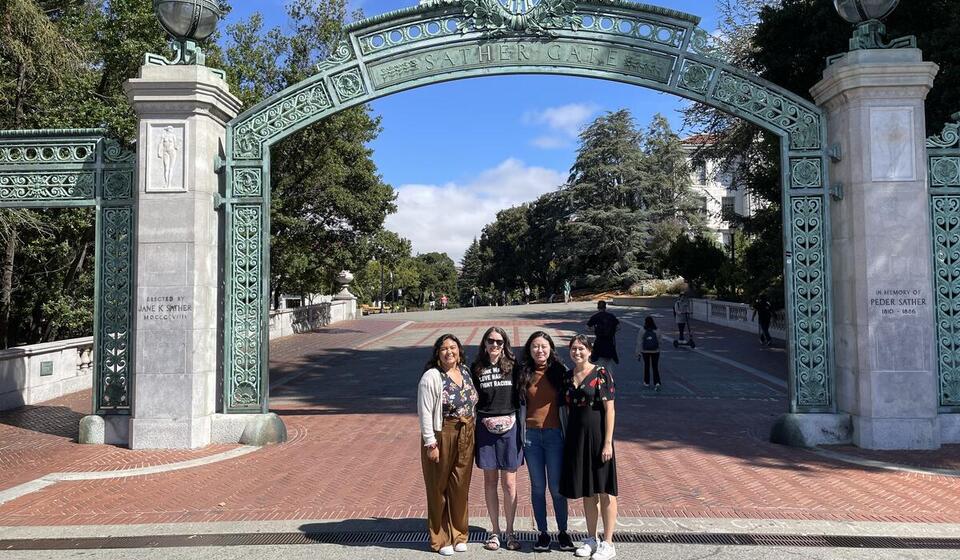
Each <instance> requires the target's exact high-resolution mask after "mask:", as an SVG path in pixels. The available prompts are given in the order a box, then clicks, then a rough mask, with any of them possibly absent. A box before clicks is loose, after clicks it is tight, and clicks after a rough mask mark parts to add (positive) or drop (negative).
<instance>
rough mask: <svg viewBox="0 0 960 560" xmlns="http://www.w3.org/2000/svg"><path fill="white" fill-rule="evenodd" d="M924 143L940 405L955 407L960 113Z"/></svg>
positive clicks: (959, 375) (959, 349)
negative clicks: (930, 230) (930, 226)
mask: <svg viewBox="0 0 960 560" xmlns="http://www.w3.org/2000/svg"><path fill="white" fill-rule="evenodd" d="M954 119H955V120H957V121H958V122H956V123H953V124H948V125H947V126H946V127H944V129H943V132H942V133H941V134H940V135H939V136H932V137H930V138H928V139H927V160H928V165H929V169H928V171H929V175H930V211H931V215H932V217H933V221H932V223H933V259H934V293H936V302H937V307H936V322H937V324H936V333H937V371H938V376H939V379H940V406H942V407H950V408H954V409H958V408H960V113H957V114H956V115H954Z"/></svg>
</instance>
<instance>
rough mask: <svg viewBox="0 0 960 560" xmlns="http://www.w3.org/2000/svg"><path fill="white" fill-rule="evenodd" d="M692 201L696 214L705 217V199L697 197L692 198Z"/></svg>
mask: <svg viewBox="0 0 960 560" xmlns="http://www.w3.org/2000/svg"><path fill="white" fill-rule="evenodd" d="M694 200H695V201H696V202H695V204H696V207H697V213H698V214H700V215H701V216H706V215H707V197H705V196H697V197H694Z"/></svg>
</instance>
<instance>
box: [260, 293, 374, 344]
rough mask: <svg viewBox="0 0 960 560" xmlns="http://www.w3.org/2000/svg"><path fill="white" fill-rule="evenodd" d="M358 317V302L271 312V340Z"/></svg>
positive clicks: (325, 304)
mask: <svg viewBox="0 0 960 560" xmlns="http://www.w3.org/2000/svg"><path fill="white" fill-rule="evenodd" d="M356 317H357V302H356V300H352V301H351V300H334V301H328V302H324V303H318V304H316V305H307V306H304V307H297V308H296V309H282V310H278V311H271V312H270V340H273V339H275V338H280V337H283V336H290V335H292V334H300V333H305V332H311V331H316V330H319V329H320V328H322V327H326V326H327V325H330V324H333V323H339V322H340V321H349V320H351V319H355V318H356Z"/></svg>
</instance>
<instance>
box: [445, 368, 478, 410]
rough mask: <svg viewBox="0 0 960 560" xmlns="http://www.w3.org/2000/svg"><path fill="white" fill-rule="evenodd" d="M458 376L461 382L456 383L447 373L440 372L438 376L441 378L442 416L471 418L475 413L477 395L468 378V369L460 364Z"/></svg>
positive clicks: (471, 381)
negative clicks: (460, 383)
mask: <svg viewBox="0 0 960 560" xmlns="http://www.w3.org/2000/svg"><path fill="white" fill-rule="evenodd" d="M460 376H461V377H462V378H463V384H462V385H457V384H456V383H454V382H453V379H450V376H449V375H447V374H446V373H445V372H442V371H441V372H440V377H442V378H443V393H442V395H441V400H442V401H443V416H444V418H472V417H473V416H474V414H476V408H477V401H478V400H479V396H478V395H477V389H476V388H475V387H474V386H473V380H472V379H471V378H470V371H469V370H467V368H465V367H464V366H460Z"/></svg>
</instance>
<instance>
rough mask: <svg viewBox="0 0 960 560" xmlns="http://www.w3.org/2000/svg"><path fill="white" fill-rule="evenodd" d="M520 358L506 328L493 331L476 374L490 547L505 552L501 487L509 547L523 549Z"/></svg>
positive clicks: (477, 362) (478, 449) (486, 338)
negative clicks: (519, 530)
mask: <svg viewBox="0 0 960 560" xmlns="http://www.w3.org/2000/svg"><path fill="white" fill-rule="evenodd" d="M515 370H516V358H514V356H513V350H512V349H511V348H510V338H509V337H508V336H507V333H506V331H504V330H503V329H501V328H500V327H490V328H489V329H487V332H485V333H483V337H482V338H481V339H480V351H479V352H478V353H477V358H476V359H475V360H474V361H473V365H472V367H471V374H472V376H473V384H474V386H475V387H476V388H477V394H478V396H479V401H478V402H477V430H476V434H477V437H476V441H477V445H476V462H477V467H479V468H480V469H481V470H482V471H483V493H484V496H485V498H486V502H487V513H488V514H489V515H490V524H491V525H492V530H491V532H490V536H489V538H488V539H487V542H486V543H484V545H483V546H484V548H486V549H487V550H497V549H498V548H500V545H501V542H500V539H501V537H500V500H499V496H498V493H497V486H498V484H499V485H501V486H502V487H503V511H504V516H505V517H506V522H507V533H506V535H505V536H504V537H502V538H503V539H504V543H503V544H504V546H505V547H506V548H507V550H519V549H520V541H518V540H517V537H516V535H515V534H514V532H513V521H514V518H515V517H516V514H517V469H518V468H519V467H520V465H521V464H523V437H522V430H523V420H522V419H523V413H522V411H521V408H520V394H519V391H518V390H517V383H516V373H517V372H516V371H515Z"/></svg>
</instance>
